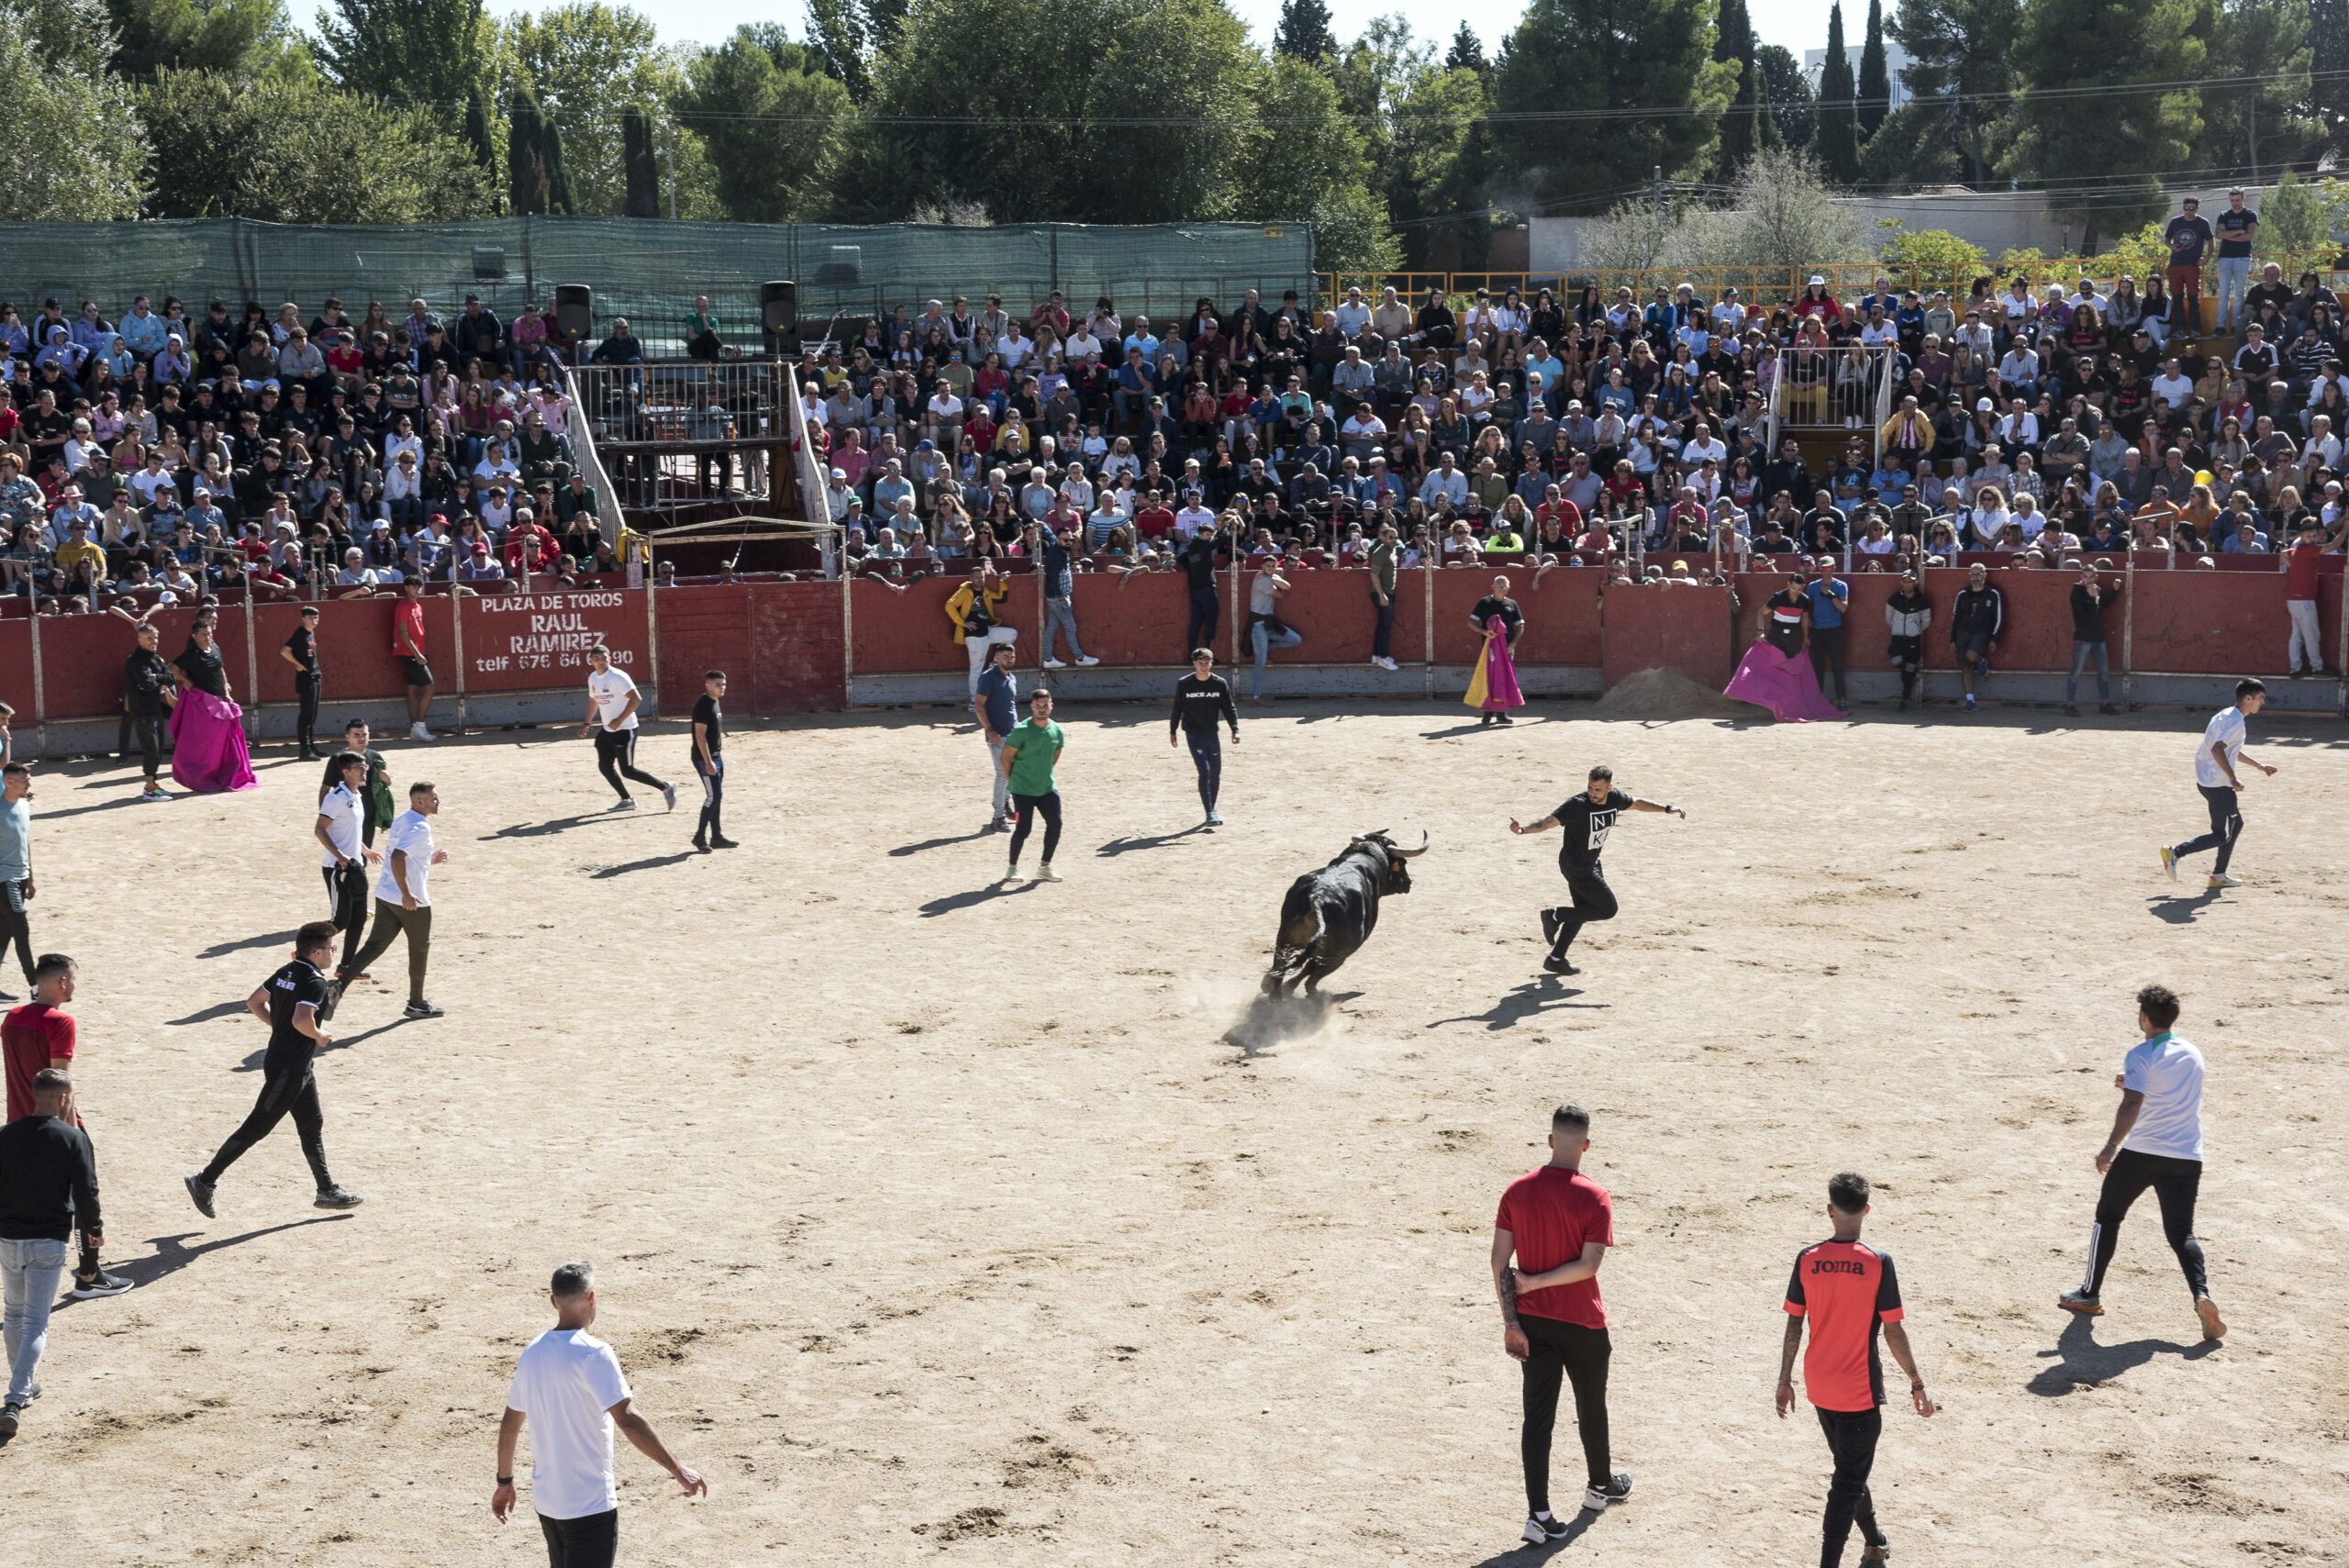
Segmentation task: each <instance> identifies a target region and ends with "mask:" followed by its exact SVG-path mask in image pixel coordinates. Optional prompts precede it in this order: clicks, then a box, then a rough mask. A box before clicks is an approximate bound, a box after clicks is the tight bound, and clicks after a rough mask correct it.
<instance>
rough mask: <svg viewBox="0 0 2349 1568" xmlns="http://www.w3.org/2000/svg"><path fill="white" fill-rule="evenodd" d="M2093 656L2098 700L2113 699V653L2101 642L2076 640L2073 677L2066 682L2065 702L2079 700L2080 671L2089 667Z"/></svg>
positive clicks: (2106, 700) (2073, 652)
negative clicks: (2089, 661) (2088, 663)
mask: <svg viewBox="0 0 2349 1568" xmlns="http://www.w3.org/2000/svg"><path fill="white" fill-rule="evenodd" d="M2091 656H2093V657H2094V658H2095V660H2096V700H2097V701H2099V702H2110V701H2111V700H2112V682H2111V679H2110V676H2111V674H2112V657H2111V655H2110V653H2108V652H2107V651H2105V646H2104V644H2103V643H2101V642H2075V643H2074V644H2072V678H2071V679H2070V680H2068V681H2065V683H2064V700H2065V702H2075V701H2077V700H2078V698H2079V695H2080V672H2081V671H2082V670H2084V669H2086V668H2087V662H2088V660H2089V658H2090V657H2091Z"/></svg>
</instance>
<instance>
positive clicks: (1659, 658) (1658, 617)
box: [1553, 573, 1737, 691]
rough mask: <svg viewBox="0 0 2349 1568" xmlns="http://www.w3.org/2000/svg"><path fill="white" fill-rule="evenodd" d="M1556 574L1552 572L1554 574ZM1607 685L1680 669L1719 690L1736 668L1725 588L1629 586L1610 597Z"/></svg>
mask: <svg viewBox="0 0 2349 1568" xmlns="http://www.w3.org/2000/svg"><path fill="white" fill-rule="evenodd" d="M1553 575H1554V573H1553ZM1605 618H1606V626H1607V639H1606V640H1607V660H1606V671H1607V684H1609V685H1610V686H1611V685H1613V684H1615V683H1616V682H1618V681H1620V680H1621V679H1623V677H1625V676H1626V675H1635V674H1637V673H1640V672H1641V671H1642V670H1655V669H1664V670H1678V671H1681V672H1683V673H1686V674H1687V675H1688V676H1689V677H1690V678H1691V679H1692V680H1695V681H1698V682H1699V683H1701V684H1704V685H1708V686H1710V687H1712V688H1713V689H1714V690H1716V691H1719V690H1720V688H1721V687H1723V686H1725V685H1727V684H1729V678H1730V676H1731V674H1732V673H1735V671H1736V669H1737V662H1736V660H1735V659H1734V658H1732V657H1731V652H1730V629H1731V628H1730V613H1729V590H1728V589H1727V588H1709V587H1698V588H1684V587H1672V588H1630V587H1624V586H1622V585H1621V584H1618V585H1617V586H1616V589H1615V591H1614V592H1613V593H1611V594H1609V595H1607V601H1606V605H1605Z"/></svg>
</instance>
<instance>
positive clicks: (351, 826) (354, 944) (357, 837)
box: [310, 751, 382, 963]
mask: <svg viewBox="0 0 2349 1568" xmlns="http://www.w3.org/2000/svg"><path fill="white" fill-rule="evenodd" d="M334 764H335V766H334V771H335V773H337V774H338V775H339V777H338V778H337V780H336V783H335V784H334V787H332V788H331V789H329V790H328V791H327V792H326V794H325V795H321V796H319V797H318V815H317V820H316V821H314V822H312V823H311V824H310V835H311V837H313V838H315V839H316V840H317V841H318V846H319V849H320V850H321V851H322V852H323V858H322V859H321V860H320V861H319V862H318V873H319V875H320V876H321V877H322V878H323V879H324V880H325V882H326V884H327V917H328V919H329V920H331V921H333V923H334V925H335V928H336V929H339V930H340V931H341V932H342V960H343V962H345V963H349V962H351V955H352V954H354V953H356V952H357V951H359V943H360V940H361V938H362V937H363V936H364V935H365V934H366V930H367V862H369V861H372V860H379V859H381V858H382V857H381V856H379V855H377V854H376V853H375V851H373V850H371V849H369V848H367V844H366V840H365V839H364V838H363V837H362V833H361V830H360V823H361V822H362V821H363V820H364V819H365V817H366V816H367V814H368V813H369V812H370V811H372V810H373V809H374V806H373V803H372V802H370V801H369V800H368V798H367V759H366V758H364V757H362V756H361V755H360V754H359V753H358V752H356V751H338V752H336V753H335V757H334Z"/></svg>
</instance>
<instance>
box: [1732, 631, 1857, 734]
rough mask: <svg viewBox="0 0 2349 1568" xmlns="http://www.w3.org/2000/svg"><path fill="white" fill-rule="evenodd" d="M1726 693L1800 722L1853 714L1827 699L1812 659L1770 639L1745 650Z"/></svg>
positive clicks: (1784, 717) (1779, 715)
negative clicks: (1782, 649) (1789, 655)
mask: <svg viewBox="0 0 2349 1568" xmlns="http://www.w3.org/2000/svg"><path fill="white" fill-rule="evenodd" d="M1721 695H1723V696H1731V697H1735V698H1737V699H1738V700H1739V701H1740V702H1750V703H1758V704H1760V705H1761V706H1764V707H1766V708H1768V709H1769V710H1770V711H1771V712H1772V713H1774V714H1776V715H1777V716H1778V717H1780V718H1783V719H1787V720H1790V721H1792V722H1794V723H1797V724H1799V723H1802V722H1804V721H1805V720H1807V719H1813V718H1849V717H1851V715H1849V714H1847V713H1845V712H1844V711H1843V710H1842V708H1839V707H1837V706H1835V705H1834V704H1833V703H1831V702H1829V701H1828V700H1827V698H1826V697H1825V695H1822V694H1821V693H1820V689H1819V677H1818V675H1817V674H1815V673H1813V672H1812V670H1811V667H1810V660H1809V658H1808V657H1807V656H1806V655H1803V654H1800V653H1798V654H1796V655H1795V656H1794V657H1793V658H1791V659H1788V658H1786V657H1785V656H1783V655H1782V654H1780V653H1779V651H1777V650H1776V649H1775V648H1773V647H1771V646H1770V645H1769V644H1768V643H1766V642H1756V643H1755V644H1754V645H1753V647H1751V648H1749V649H1747V650H1746V651H1745V662H1743V663H1742V664H1740V665H1739V666H1738V667H1737V673H1736V674H1734V675H1731V677H1730V679H1729V684H1728V686H1727V687H1725V688H1724V689H1723V690H1722V693H1721Z"/></svg>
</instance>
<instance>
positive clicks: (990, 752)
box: [987, 740, 1011, 822]
mask: <svg viewBox="0 0 2349 1568" xmlns="http://www.w3.org/2000/svg"><path fill="white" fill-rule="evenodd" d="M987 758H988V761H989V762H991V763H992V764H993V765H992V766H991V767H990V768H989V769H988V772H990V773H994V774H995V819H996V821H997V822H1001V821H1003V820H1004V819H1006V818H1007V817H1009V816H1010V815H1011V780H1010V779H1009V778H1008V777H1007V776H1005V773H1004V771H1003V742H1002V741H1001V740H990V741H988V742H987Z"/></svg>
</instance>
